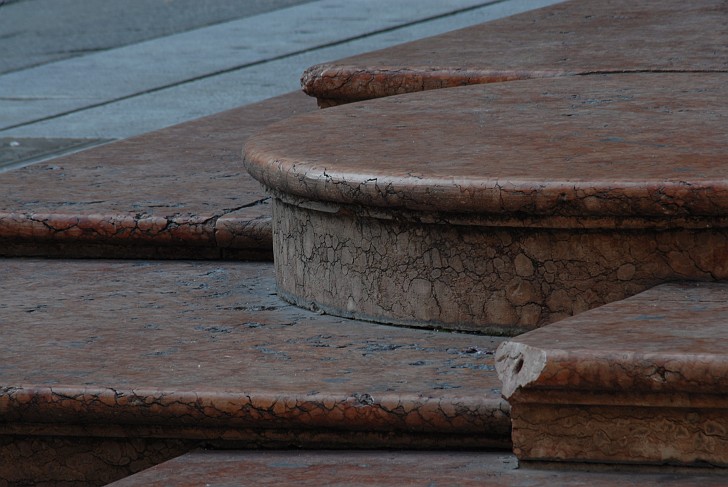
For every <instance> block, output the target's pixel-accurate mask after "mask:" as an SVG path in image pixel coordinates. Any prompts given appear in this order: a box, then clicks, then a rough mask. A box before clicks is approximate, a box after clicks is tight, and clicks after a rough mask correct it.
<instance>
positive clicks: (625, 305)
mask: <svg viewBox="0 0 728 487" xmlns="http://www.w3.org/2000/svg"><path fill="white" fill-rule="evenodd" d="M726 303H728V284H725V283H688V284H663V285H661V286H658V287H655V288H653V289H651V290H649V291H646V292H644V293H641V294H639V295H637V296H633V297H631V298H629V299H626V300H624V301H620V302H618V303H612V304H609V305H606V306H603V307H601V308H598V309H595V310H592V311H589V312H587V313H584V314H581V315H579V316H576V317H574V318H570V319H567V320H564V321H561V322H559V323H556V324H553V325H549V326H547V327H544V328H541V329H539V330H535V331H532V332H529V333H526V334H524V335H521V336H519V337H517V338H514V339H512V340H511V341H509V342H505V343H504V344H503V345H501V346H500V347H499V349H498V352H497V355H496V365H497V368H498V374H499V376H500V378H501V380H502V381H503V394H504V397H506V398H507V399H508V400H509V402H510V404H511V407H512V419H513V449H514V452H515V453H516V455H517V456H518V457H519V458H520V459H522V460H541V461H567V462H579V461H582V462H600V463H639V464H648V463H654V464H680V465H719V466H723V467H725V466H728V396H726V390H728V348H726V342H727V341H728V326H727V325H728V304H726Z"/></svg>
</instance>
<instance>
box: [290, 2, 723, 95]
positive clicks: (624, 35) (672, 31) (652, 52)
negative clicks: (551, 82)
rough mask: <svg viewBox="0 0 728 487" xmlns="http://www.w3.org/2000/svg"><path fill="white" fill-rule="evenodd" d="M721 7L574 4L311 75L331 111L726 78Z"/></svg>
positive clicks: (319, 68) (306, 79)
mask: <svg viewBox="0 0 728 487" xmlns="http://www.w3.org/2000/svg"><path fill="white" fill-rule="evenodd" d="M726 36H728V8H726V5H725V3H724V2H723V1H722V0H699V1H691V2H685V1H683V0H639V1H634V0H617V1H609V2H604V1H602V0H573V1H569V2H563V3H560V4H557V5H553V6H550V7H546V8H542V9H539V10H534V11H530V12H526V13H523V14H519V15H514V16H512V17H508V18H505V19H502V20H496V21H492V22H487V23H485V24H481V25H476V26H474V27H469V28H466V29H461V30H456V31H453V32H448V33H446V34H442V35H438V36H434V37H429V38H426V39H421V40H417V41H414V42H410V43H407V44H401V45H398V46H394V47H390V48H386V49H382V50H380V51H373V52H369V53H366V54H362V55H359V56H354V57H350V58H346V59H341V60H338V61H334V62H330V63H324V64H319V65H316V66H312V67H311V68H309V69H308V70H307V71H306V72H305V73H304V74H303V77H302V80H301V83H302V85H303V88H304V90H305V91H306V92H307V93H308V94H310V95H311V96H315V97H317V98H318V102H319V104H320V105H321V106H330V105H335V104H340V103H346V102H351V101H358V100H364V99H370V98H378V97H382V96H390V95H396V94H401V93H408V92H413V91H421V90H430V89H436V88H447V87H453V86H462V85H470V84H479V83H493V82H499V81H512V80H518V79H529V78H544V77H554V76H573V75H589V74H595V73H622V72H646V71H649V72H657V71H660V72H676V71H677V72H680V71H684V72H716V71H721V72H728V44H726V42H725V39H726Z"/></svg>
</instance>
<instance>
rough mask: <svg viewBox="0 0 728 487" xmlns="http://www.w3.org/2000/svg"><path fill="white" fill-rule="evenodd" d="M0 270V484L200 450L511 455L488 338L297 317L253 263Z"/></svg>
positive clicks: (118, 471)
mask: <svg viewBox="0 0 728 487" xmlns="http://www.w3.org/2000/svg"><path fill="white" fill-rule="evenodd" d="M0 268H2V273H0V296H2V299H1V300H0V336H2V352H3V360H2V362H1V363H0V484H2V482H4V481H5V482H11V483H12V482H22V481H31V480H32V481H34V482H40V481H41V480H43V481H47V482H61V481H68V482H87V483H88V485H99V484H101V483H104V482H109V481H111V480H115V479H118V478H121V477H123V476H125V475H129V474H131V473H134V472H136V471H139V470H141V469H143V468H146V467H148V466H151V465H153V464H155V463H159V462H161V461H163V460H167V459H169V458H172V457H174V456H177V455H179V454H181V453H184V452H186V451H189V450H190V449H192V448H195V447H198V446H200V445H213V446H216V447H221V448H231V447H236V448H241V447H244V448H251V447H264V448H272V447H277V448H280V447H287V448H291V447H294V448H299V447H307V448H311V447H320V448H332V447H337V448H436V449H443V448H506V449H508V448H510V420H509V416H508V410H509V408H508V404H507V403H506V402H505V401H504V400H503V399H502V398H501V396H500V382H499V381H498V379H497V377H496V373H495V369H494V367H493V352H494V351H495V348H496V346H497V345H498V344H499V343H500V342H501V341H502V339H500V338H494V337H488V336H475V335H464V334H451V333H442V332H431V331H423V330H412V329H403V328H396V327H386V326H380V325H375V324H371V323H359V322H354V321H350V320H346V319H341V318H336V317H333V316H327V315H321V314H317V313H312V312H309V311H304V310H301V309H298V308H295V307H293V306H291V305H289V304H286V303H285V302H282V301H281V300H279V299H278V297H277V296H276V291H275V283H274V277H273V265H272V264H270V263H243V262H227V263H224V262H214V263H213V262H202V261H188V262H169V261H167V262H165V261H156V262H154V261H109V260H75V261H64V260H48V261H46V260H32V259H30V260H29V259H6V260H3V261H1V262H0ZM69 485H70V484H69Z"/></svg>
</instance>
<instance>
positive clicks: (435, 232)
mask: <svg viewBox="0 0 728 487" xmlns="http://www.w3.org/2000/svg"><path fill="white" fill-rule="evenodd" d="M726 95H728V74H701V75H695V74H685V73H681V74H674V73H673V74H654V73H650V74H623V75H602V76H594V77H590V78H588V79H587V78H583V77H573V78H559V79H541V80H527V81H514V82H511V83H500V84H491V85H479V86H469V87H462V88H454V89H449V90H440V91H437V92H423V93H414V94H408V95H402V96H398V97H389V98H383V99H379V100H370V101H366V102H362V103H357V104H352V105H346V106H341V107H336V108H333V109H329V110H322V111H320V112H316V113H312V114H306V115H302V116H299V117H295V118H293V119H290V120H286V121H283V122H280V123H277V124H274V125H272V126H269V127H268V128H266V129H264V130H263V131H262V132H260V133H259V134H257V135H255V136H253V137H252V138H251V139H249V140H248V144H247V145H246V153H245V161H244V162H245V164H246V167H247V169H248V170H249V171H250V172H251V174H252V175H253V176H254V177H255V178H256V179H258V180H259V181H261V182H262V183H263V184H264V185H265V186H266V187H267V188H268V189H269V190H270V192H272V193H273V195H274V196H275V197H276V198H277V199H276V201H275V203H274V222H273V228H274V237H273V238H274V253H275V258H276V267H277V279H278V284H279V289H280V292H281V295H282V296H284V297H285V298H286V299H288V300H289V301H292V302H295V303H297V304H299V305H302V306H304V307H309V308H313V309H323V310H325V311H327V312H330V313H335V314H339V315H343V316H350V317H356V318H360V319H369V320H374V321H378V322H386V323H399V324H408V325H416V326H425V327H428V326H442V327H446V328H454V329H468V330H480V331H485V332H488V333H490V332H497V333H506V334H515V333H518V332H521V331H524V330H527V329H532V328H535V327H537V326H540V325H543V324H547V323H550V322H554V321H556V320H559V319H562V318H565V317H568V316H570V315H573V314H576V313H579V312H582V311H585V310H587V309H591V308H594V307H596V306H599V305H602V304H605V303H608V302H611V301H616V300H619V299H623V298H625V297H627V296H631V295H633V294H636V293H638V292H641V291H643V290H645V289H648V288H650V287H652V286H654V285H656V284H659V283H663V282H667V281H671V280H676V279H691V280H703V281H711V280H720V279H726V278H728V228H727V227H726V224H727V223H728V220H726V218H725V215H726V211H727V210H728V179H726V176H725V175H726V168H727V167H728V159H727V158H726V154H725V150H724V148H725V147H726V146H727V145H728V136H727V135H726V132H725V130H724V127H725V126H726V124H727V123H728V110H727V109H726V105H725V103H723V100H724V99H725V96H726ZM545 128H546V129H545ZM351 134H356V136H352V135H351ZM342 141H346V143H342Z"/></svg>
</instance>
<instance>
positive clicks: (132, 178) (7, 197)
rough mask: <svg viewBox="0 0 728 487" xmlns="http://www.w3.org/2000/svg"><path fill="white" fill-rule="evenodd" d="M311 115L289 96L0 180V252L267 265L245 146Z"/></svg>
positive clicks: (263, 200)
mask: <svg viewBox="0 0 728 487" xmlns="http://www.w3.org/2000/svg"><path fill="white" fill-rule="evenodd" d="M312 109H315V103H313V101H312V100H310V99H308V98H307V97H306V96H305V95H303V94H301V93H291V94H289V95H283V96H280V97H276V98H272V99H270V100H266V101H263V102H261V103H256V104H252V105H248V106H244V107H241V108H237V109H234V110H230V111H228V112H224V113H220V114H216V115H213V116H210V117H206V118H202V119H199V120H195V121H192V122H187V123H184V124H181V125H177V126H174V127H170V128H166V129H162V130H159V131H156V132H151V133H149V134H144V135H141V136H138V137H133V138H131V139H128V140H123V141H119V142H114V143H111V144H107V145H104V146H101V147H96V148H93V149H90V150H87V151H84V152H80V153H77V154H72V155H69V156H65V157H61V158H57V159H53V160H51V161H49V162H45V163H39V164H35V165H32V166H28V167H25V168H22V169H17V170H14V171H10V172H7V173H4V174H0V255H3V256H60V257H114V258H116V257H124V258H129V257H132V258H165V259H166V258H194V259H200V258H202V259H209V258H216V259H217V258H248V259H250V258H252V259H261V258H262V259H270V257H271V236H270V209H269V208H268V204H267V197H266V195H265V194H264V193H263V191H262V190H261V189H260V185H259V184H258V183H257V182H256V181H254V180H253V179H251V178H250V177H249V176H248V175H247V174H246V172H245V171H244V170H243V169H242V168H241V165H240V149H241V147H242V146H243V143H244V142H245V139H246V138H247V137H248V136H249V135H250V134H252V133H253V132H255V131H257V130H259V129H260V128H262V127H264V126H265V125H267V124H269V123H271V122H274V121H278V120H281V119H283V118H286V117H288V116H290V115H293V114H296V113H302V112H306V111H310V110H312Z"/></svg>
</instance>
